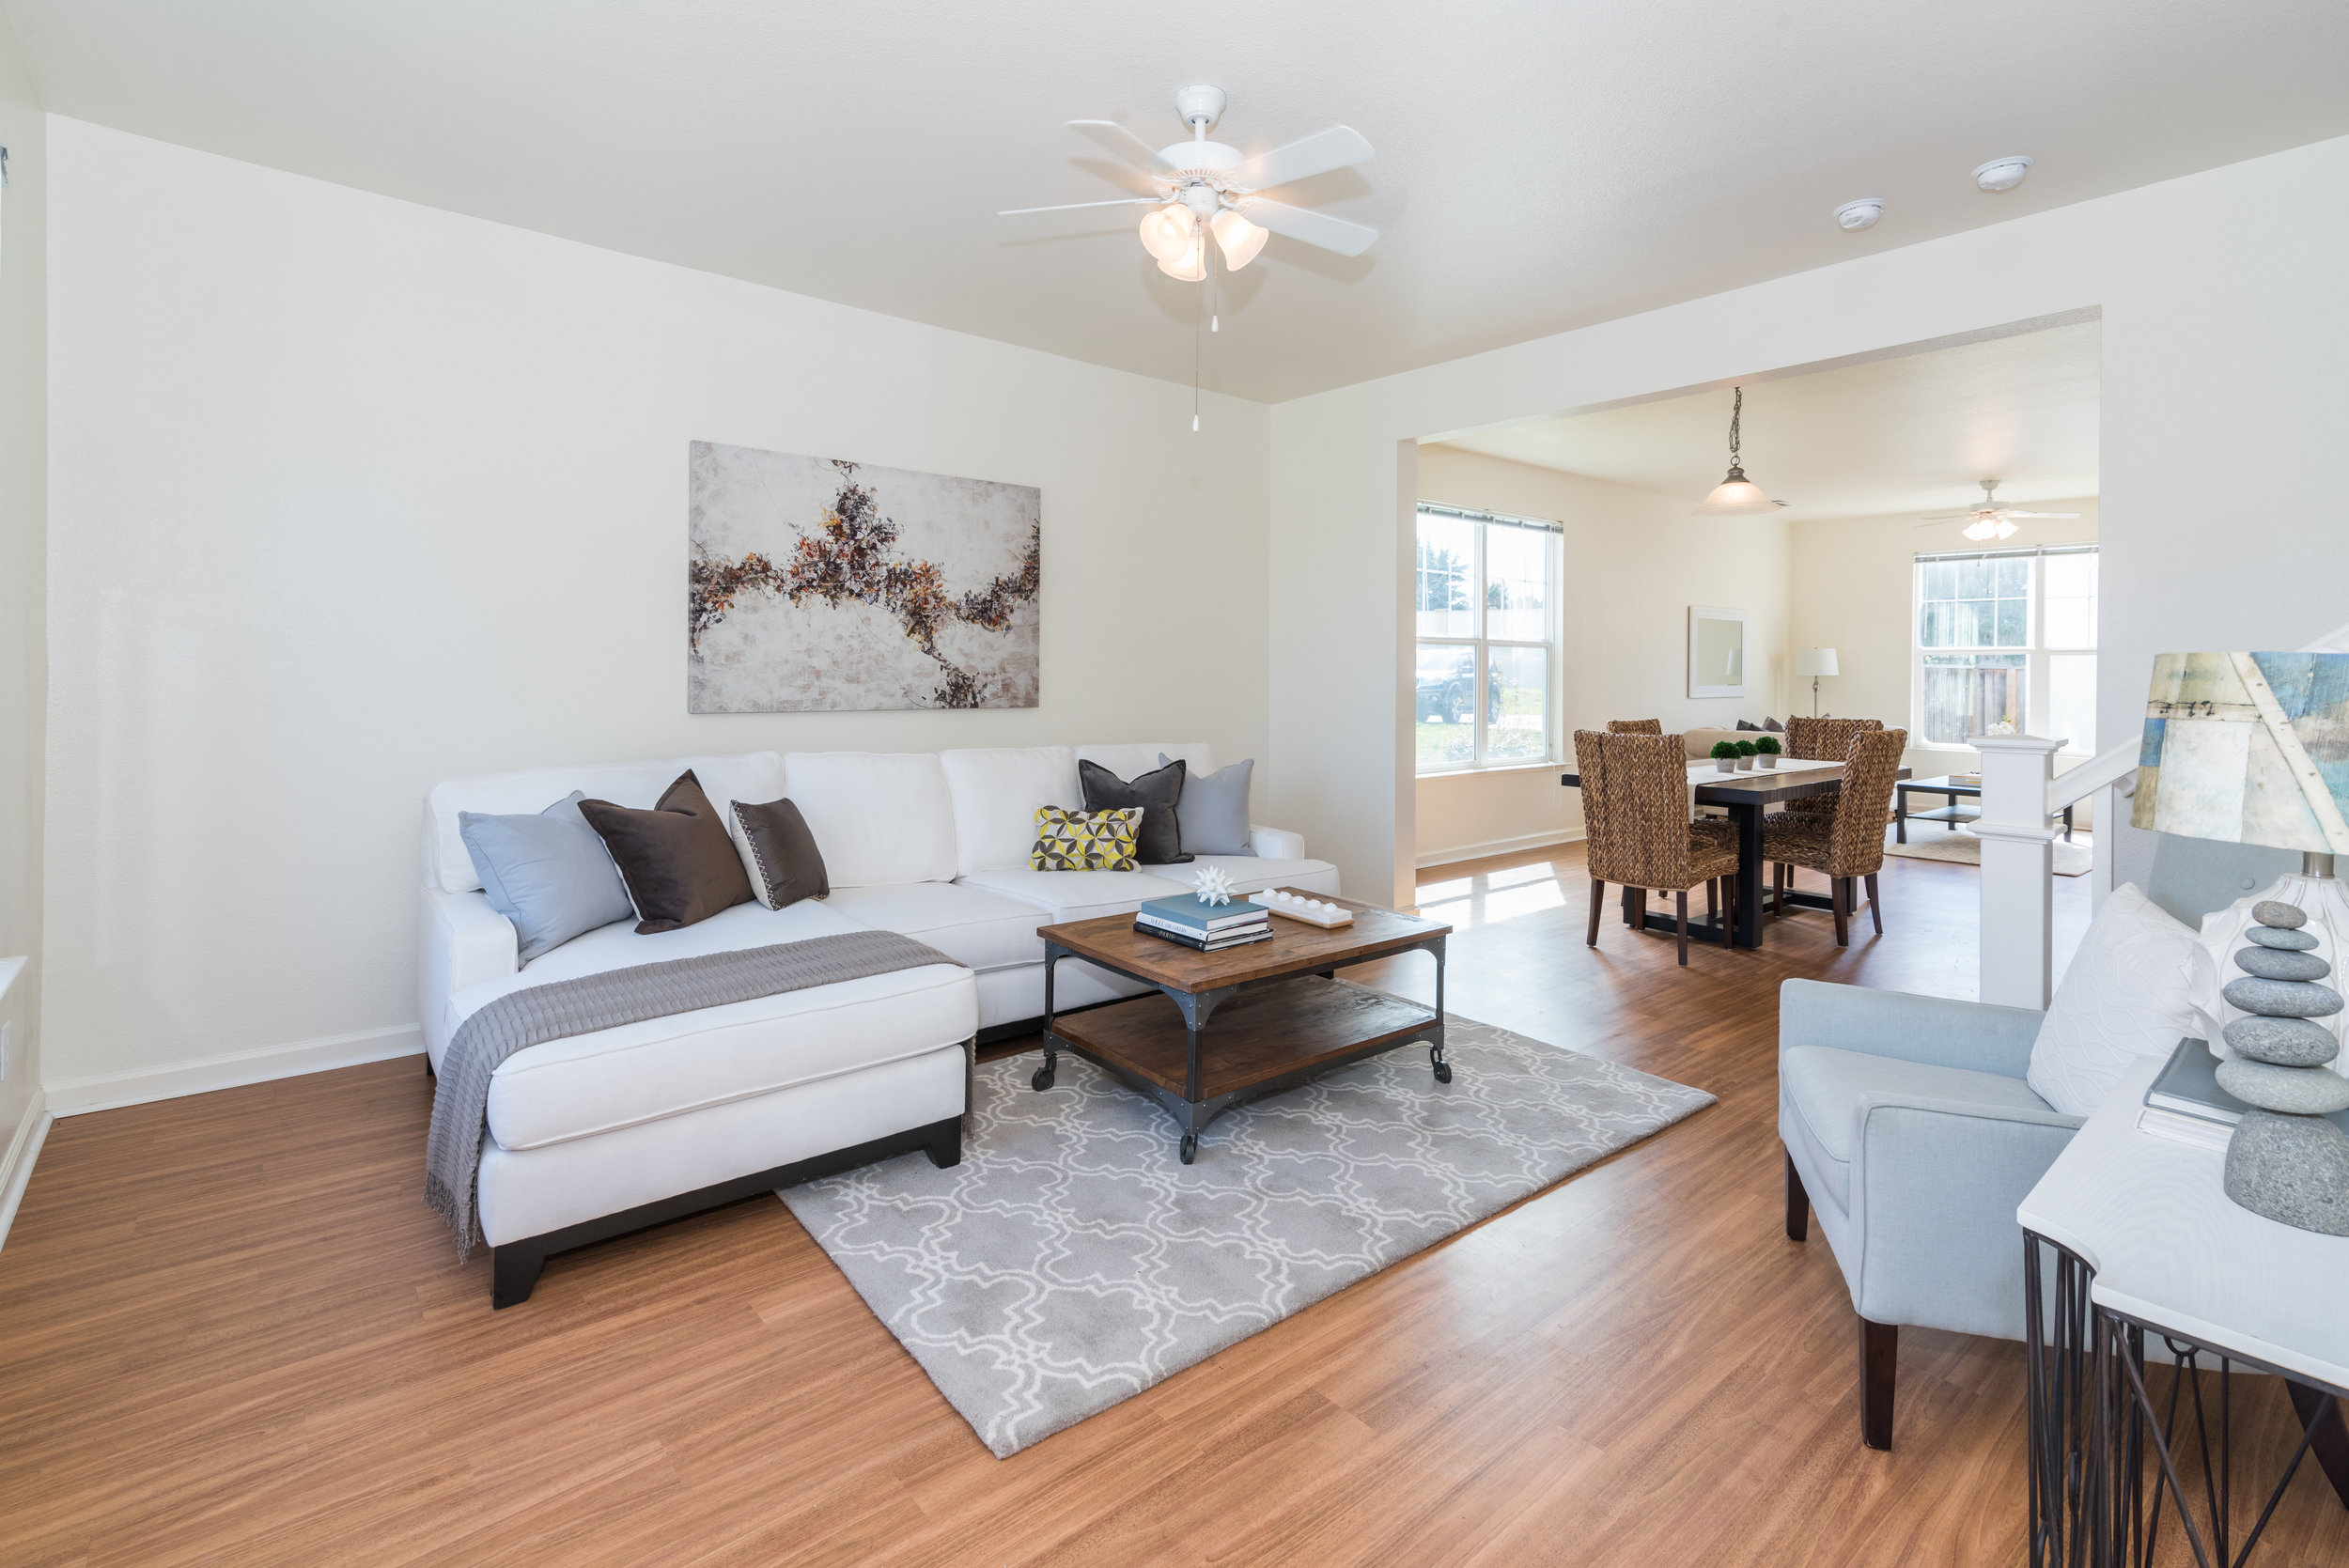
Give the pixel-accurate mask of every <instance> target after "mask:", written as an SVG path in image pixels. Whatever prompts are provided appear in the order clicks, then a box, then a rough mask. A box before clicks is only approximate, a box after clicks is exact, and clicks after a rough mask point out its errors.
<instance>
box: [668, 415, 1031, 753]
mask: <svg viewBox="0 0 2349 1568" xmlns="http://www.w3.org/2000/svg"><path fill="white" fill-rule="evenodd" d="M691 494H692V500H691V505H690V508H689V520H690V541H691V553H692V559H691V562H690V565H689V568H688V588H687V611H688V619H687V626H688V631H687V642H686V647H687V655H686V670H687V675H686V681H687V694H688V704H689V706H690V708H691V711H692V712H695V713H804V712H840V711H862V710H870V709H876V708H909V707H1034V706H1036V694H1037V690H1038V686H1039V670H1038V665H1039V652H1040V649H1039V641H1040V639H1039V635H1038V632H1039V625H1040V623H1039V621H1038V617H1037V611H1036V583H1037V572H1038V563H1039V545H1040V539H1041V532H1042V503H1043V495H1042V492H1041V491H1039V490H1037V489H1034V488H1032V487H1030V486H1026V485H999V484H994V483H991V482H989V481H988V480H984V479H957V478H952V477H950V476H948V475H945V474H917V473H913V472H911V471H910V470H906V469H895V468H873V467H869V466H866V465H863V464H860V463H852V462H847V461H844V460H842V459H840V458H806V457H800V456H796V455H794V454H792V453H788V452H764V451H760V450H759V449H757V448H755V447H749V446H725V445H721V444H720V443H718V442H707V441H697V442H693V443H692V491H691Z"/></svg>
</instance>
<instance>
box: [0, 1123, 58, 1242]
mask: <svg viewBox="0 0 2349 1568" xmlns="http://www.w3.org/2000/svg"><path fill="white" fill-rule="evenodd" d="M52 1120H54V1118H53V1117H51V1116H50V1114H49V1106H48V1102H47V1101H45V1100H44V1099H43V1098H42V1097H41V1092H40V1091H39V1090H38V1089H36V1090H34V1091H33V1097H32V1099H31V1100H30V1101H28V1102H27V1103H26V1105H25V1107H24V1116H23V1120H22V1121H20V1122H18V1123H17V1125H16V1129H15V1130H14V1131H13V1132H11V1133H10V1134H9V1135H8V1148H7V1149H6V1150H5V1151H0V1247H5V1246H7V1245H8V1227H9V1225H11V1224H13V1223H14V1222H15V1220H16V1205H17V1204H19V1203H23V1201H24V1188H25V1186H26V1185H27V1184H28V1183H30V1182H31V1181H32V1179H33V1161H35V1160H36V1159H39V1157H40V1145H41V1142H42V1141H43V1140H45V1139H47V1138H48V1136H49V1124H50V1122H51V1121H52Z"/></svg>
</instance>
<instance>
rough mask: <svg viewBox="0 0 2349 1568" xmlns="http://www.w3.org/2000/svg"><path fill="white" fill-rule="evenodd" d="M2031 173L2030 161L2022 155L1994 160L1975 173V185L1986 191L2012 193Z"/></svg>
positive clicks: (2017, 154)
mask: <svg viewBox="0 0 2349 1568" xmlns="http://www.w3.org/2000/svg"><path fill="white" fill-rule="evenodd" d="M2029 173H2030V159H2029V158H2027V157H2025V156H2024V155H2023V154H2021V153H2019V152H2018V153H2016V154H2015V156H2014V157H2012V158H1993V159H1992V160H1990V162H1988V163H1984V164H1983V166H1982V167H1980V168H1978V169H1976V170H1975V171H1974V183H1975V184H1977V185H1979V186H1981V187H1982V188H1983V190H1985V191H1991V192H1998V191H2012V190H2013V189H2015V187H2016V186H2017V185H2020V184H2021V183H2022V182H2023V177H2024V176H2025V175H2027V174H2029Z"/></svg>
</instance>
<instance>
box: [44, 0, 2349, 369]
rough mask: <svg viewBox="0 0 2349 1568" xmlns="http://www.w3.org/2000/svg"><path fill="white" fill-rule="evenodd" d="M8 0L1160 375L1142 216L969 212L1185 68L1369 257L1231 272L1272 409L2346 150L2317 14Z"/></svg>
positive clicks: (1244, 140)
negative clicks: (1309, 159) (1990, 231)
mask: <svg viewBox="0 0 2349 1568" xmlns="http://www.w3.org/2000/svg"><path fill="white" fill-rule="evenodd" d="M5 4H6V8H7V10H8V13H9V15H10V16H11V17H12V19H13V20H14V22H15V23H16V27H17V31H18V33H19V36H20V37H21V38H22V39H23V41H24V44H25V46H26V49H27V52H28V53H29V54H30V55H31V57H32V61H33V68H34V73H35V76H36V79H37V81H38V84H39V87H40V90H41V92H42V95H43V98H44V101H45V102H46V103H47V105H48V107H49V108H51V109H52V110H54V111H55V112H57V113H60V114H64V115H69V116H77V117H79V118H83V119H88V120H94V121H97V122H100V123H101V124H105V125H111V126H117V127H119V128H121V129H123V130H127V131H132V132H139V133H141V134H144V135H148V136H155V137H160V138H163V139H164V140H166V141H172V142H178V143H181V144H184V145H186V146H190V147H199V148H203V149H206V150H210V151H213V152H219V153H225V154H226V155H228V156H231V157H235V158H241V159H247V160H250V161H252V162H255V163H265V164H272V165H274V166H277V167H280V168H286V169H291V170H295V171H297V172H300V173H303V174H308V175H315V176H318V177H319V178H322V179H331V180H335V181H338V182H341V183H344V184H348V185H353V186H358V187H361V188H364V189H367V190H373V191H380V192H384V193H387V194H392V195H397V196H402V197H407V198H410V199H412V200H415V201H420V202H427V203H430V204H432V205H434V206H437V207H443V208H448V209H451V210H457V211H460V212H469V213H474V214H476V215H478V216H481V217H485V218H491V219H495V220H498V221H500V222H504V223H509V224H517V225H522V226H524V227H528V228H534V229H540V230H544V231H546V232H549V233H552V234H559V235H565V236H568V237H570V238H573V239H578V240H583V241H589V242H592V243H595V244H599V245H605V246H610V247H613V248H614V249H618V250H622V251H628V252H633V253H635V254H638V255H642V256H653V257H658V258H661V259H664V260H669V261H676V262H681V263H683V264H685V265H688V266H692V267H698V268H705V269H708V270H710V271H713V272H723V273H728V274H731V275H734V276H737V277H741V278H748V279H753V280H755V281H757V282H761V283H768V284H773V285H777V286H779V287H785V288H789V289H794V290H798V291H801V292H803V293H807V294H813V295H817V296H819V297H822V298H826V299H831V300H836V301H841V302H844V303H849V304H854V305H861V306H864V307H867V308H870V309H874V310H879V311H885V312H888V313H890V314H893V315H897V316H903V317H910V318H914V319H917V320H923V321H929V322H934V323H937V324H940V325H943V326H948V327H954V328H958V329H961V330H964V331H968V332H972V333H977V334H984V335H986V336H988V337H994V338H1000V339H1003V340H1005V341H1009V342H1014V343H1021V344H1027V345H1030V346H1033V347H1034V348H1038V349H1049V350H1050V351H1052V352H1055V353H1061V354H1068V355H1074V356H1076V357H1078V358H1081V359H1087V360H1093V361H1096V362H1098V363H1100V364H1104V365H1117V366H1122V367H1125V368H1128V369H1133V370H1138V371H1142V372H1144V373H1147V374H1150V375H1155V376H1161V377H1165V378H1168V379H1170V380H1185V381H1187V380H1189V379H1190V365H1191V346H1190V321H1191V318H1192V314H1193V312H1194V310H1195V309H1196V301H1197V291H1196V287H1195V286H1186V285H1180V284H1176V283H1175V282H1173V281H1172V280H1170V279H1167V278H1164V277H1162V276H1160V275H1159V273H1158V272H1156V270H1155V269H1154V268H1153V267H1152V266H1151V264H1150V263H1149V261H1148V260H1147V258H1146V257H1145V256H1144V255H1143V251H1142V248H1141V246H1140V244H1139V243H1138V242H1137V241H1136V240H1135V239H1134V237H1133V234H1132V230H1131V224H1132V222H1133V221H1134V220H1133V216H1132V214H1133V210H1132V209H1125V210H1123V211H1122V214H1121V215H1117V216H1112V217H1110V218H1099V217H1085V216H1082V215H1079V216H1077V217H1075V218H1073V219H1071V218H1060V219H1044V220H1036V219H1029V220H1011V219H998V218H996V217H994V216H993V213H994V212H995V210H997V209H999V208H1003V207H1018V206H1027V205H1031V204H1036V203H1045V202H1055V201H1081V200H1085V199H1090V198H1097V197H1101V196H1107V195H1112V194H1116V193H1115V192H1114V190H1113V189H1112V188H1111V187H1109V186H1108V185H1107V184H1106V182H1105V181H1104V180H1103V179H1102V178H1101V177H1100V175H1099V174H1098V173H1097V172H1096V171H1097V168H1099V167H1100V165H1101V163H1102V160H1101V156H1100V154H1099V153H1098V152H1097V150H1096V149H1095V148H1093V147H1091V145H1090V144H1088V143H1086V142H1084V141H1082V140H1081V139H1080V138H1079V137H1078V136H1077V135H1076V134H1075V133H1074V132H1068V131H1066V130H1064V129H1063V128H1062V122H1063V121H1065V120H1067V119H1070V118H1075V117H1083V116H1102V117H1110V118H1116V119H1120V120H1123V121H1125V122H1127V123H1128V125H1130V126H1132V127H1134V128H1135V129H1136V130H1138V131H1139V132H1141V133H1142V134H1143V136H1144V137H1145V139H1147V140H1149V141H1151V142H1152V143H1153V144H1154V145H1159V144H1162V143H1164V142H1168V141H1173V140H1175V139H1176V138H1177V137H1178V136H1179V134H1180V132H1181V127H1180V126H1179V125H1178V124H1177V122H1176V120H1175V113H1174V110H1173V107H1172V96H1173V94H1174V92H1175V88H1177V87H1179V86H1182V85H1185V84H1186V83H1190V82H1206V83H1212V84H1215V85H1221V86H1222V87H1224V88H1225V89H1226V90H1227V91H1228V92H1229V93H1230V95H1231V108H1230V110H1229V112H1228V113H1227V114H1226V116H1225V117H1224V121H1223V124H1222V126H1221V128H1220V129H1219V132H1218V134H1219V136H1220V138H1221V139H1223V140H1227V141H1231V142H1234V143H1236V144H1237V145H1238V146H1239V147H1242V148H1244V149H1247V150H1249V151H1256V150H1261V149H1263V148H1265V147H1270V146H1274V145H1277V144H1279V143H1282V142H1285V141H1288V140H1291V139H1293V138H1295V137H1297V136H1299V135H1301V134H1304V133H1306V132H1312V131H1315V130H1318V129H1320V128H1321V127H1323V126H1325V125H1328V124H1330V123H1332V122H1338V121H1343V122H1345V123H1347V124H1350V125H1352V126H1354V127H1355V128H1356V129H1357V130H1359V131H1361V132H1363V133H1364V134H1365V135H1366V136H1368V137H1369V139H1370V140H1371V142H1372V143H1373V144H1374V145H1375V146H1376V147H1377V148H1378V149H1379V156H1378V157H1377V160H1376V161H1375V162H1373V163H1369V164H1366V165H1364V166H1362V167H1361V168H1360V169H1358V170H1345V171H1338V172H1334V173H1331V174H1327V175H1322V176H1319V177H1316V179H1314V180H1310V181H1304V182H1300V183H1299V184H1298V185H1297V186H1294V187H1292V188H1291V190H1290V193H1289V194H1293V195H1294V196H1295V198H1296V199H1297V201H1298V202H1299V205H1310V206H1318V207H1323V208H1326V209H1328V210H1330V211H1333V212H1336V213H1339V214H1341V215H1344V216H1346V217H1349V218H1354V219H1357V220H1359V221H1361V222H1364V223H1368V224H1372V225H1377V226H1378V227H1379V228H1381V229H1383V230H1384V231H1385V237H1384V238H1383V239H1382V240H1381V241H1379V243H1378V244H1377V246H1375V247H1373V249H1372V250H1371V251H1370V252H1369V253H1368V254H1367V255H1365V256H1361V257H1358V258H1355V259H1353V260H1346V259H1343V258H1340V257H1336V256H1330V255H1329V254H1327V253H1325V252H1319V251H1314V250H1310V249H1308V248H1306V247H1304V246H1301V245H1298V244H1296V243H1295V242H1293V241H1286V240H1282V239H1275V240H1274V241H1272V243H1271V245H1270V246H1269V248H1268V250H1267V252H1266V254H1265V256H1264V259H1263V260H1261V261H1260V262H1258V263H1257V265H1256V266H1254V267H1252V268H1251V269H1250V270H1249V271H1247V272H1242V273H1240V274H1238V275H1237V277H1236V278H1234V279H1233V280H1232V281H1233V287H1232V291H1231V292H1232V300H1231V303H1230V305H1229V307H1228V309H1227V313H1226V316H1225V320H1224V330H1223V332H1222V333H1221V334H1220V335H1219V336H1218V337H1216V338H1215V339H1213V340H1212V349H1211V352H1210V355H1209V361H1208V378H1209V383H1210V385H1212V386H1220V387H1221V389H1223V390H1225V391H1228V392H1234V393H1238V394H1241V395H1244V396H1252V397H1257V398H1264V399H1279V398H1284V397H1290V396H1298V395H1299V394H1302V393H1307V392H1312V391H1315V390H1318V389H1321V388H1326V387H1330V386H1336V385H1343V384H1345V383H1347V382H1350V381H1354V380H1361V379H1364V378H1367V377H1371V376H1375V375H1380V374H1384V373H1387V372H1392V371H1396V370H1401V369H1405V368H1408V367H1410V366H1413V365H1423V364H1428V363H1432V362H1435V361H1438V360H1442V359H1448V358H1452V357H1455V356H1457V355H1460V354H1463V353H1469V352H1472V351H1475V350H1479V349H1488V348H1493V347H1496V346H1499V345H1501V344H1503V343H1510V342H1517V341H1521V340H1523V339H1525V338H1529V337H1532V336H1536V335H1539V334H1546V333H1551V332H1557V331H1563V330H1564V329H1567V328H1569V327H1573V326H1577V325H1581V324H1585V323H1588V322H1592V321H1596V320H1604V319H1608V318H1613V317H1618V316H1622V315H1625V314H1626V313H1629V312H1632V311H1638V310H1643V309H1648V308H1651V307H1654V306H1657V305H1662V304H1666V303H1672V302H1673V301H1677V300H1684V299H1691V298H1695V297H1698V296H1701V295H1705V294H1710V293H1714V292H1717V291H1719V290H1721V289H1725V288H1730V287H1737V286H1740V285H1744V284H1748V283H1752V282H1756V281H1759V280H1761V279H1765V278H1769V277H1774V276H1779V275H1781V274H1785V273H1789V272H1800V271H1803V270H1806V269H1809V268H1812V267H1817V266H1820V265H1823V264H1825V263H1828V262H1832V261H1835V260H1838V259H1841V258H1843V257H1846V256H1856V255H1861V254H1865V253H1867V252H1870V251H1875V250H1881V249H1886V248H1890V247H1893V246H1898V245H1905V244H1911V243H1914V242H1916V241H1920V240H1924V239H1929V238H1931V237H1934V236H1937V235H1941V234H1947V233H1950V232H1952V231H1954V230H1958V229H1963V228H1968V227H1973V226H1976V225H1983V224H1989V223H1995V222H1998V221H2000V220H2002V219H2007V218H2013V217H2016V216H2019V215H2021V214H2023V213H2026V212H2030V211H2034V210H2041V209H2044V208H2048V207H2054V206H2060V205H2062V204H2064V203H2068V202H2076V201H2080V200H2083V199H2085V198H2087V197H2091V196H2095V195H2100V194H2107V193H2109V192H2113V191H2119V190H2123V189H2127V188H2129V187H2133V186H2137V185H2141V184H2145V183H2148V182H2150V181H2153V180H2157V179H2167V178H2170V177H2172V176H2176V175H2181V174H2186V173H2189V172H2192V171H2195V170H2199V169H2204V168H2210V167H2215V166H2217V165H2219V164H2222V163H2232V162H2235V161H2238V160H2241V159H2244V158H2249V157H2253V156H2256V155H2258V154H2261V153H2265V152H2271V151H2275V150H2278V149H2280V148H2283V147H2295V146H2298V145H2301V144H2304V143H2308V142H2313V141H2320V140H2323V139H2326V138H2328V137H2332V136H2338V135H2341V134H2344V133H2349V93H2345V92H2343V91H2341V85H2340V80H2341V67H2342V65H2343V63H2344V61H2349V6H2344V5H2341V3H2340V0H2232V3H2230V4H2226V5H2217V4H2212V3H2210V0H2071V3H2069V4H2065V5H2061V6H2051V5H2047V4H2045V3H2044V0H2028V3H2027V0H1979V3H1977V4H1972V5H1968V6H1964V7H1957V6H1952V5H1949V4H1947V3H1946V0H1874V3H1859V0H1843V3H1840V4H1812V5H1799V6H1798V5H1794V4H1789V3H1786V0H1780V3H1778V4H1770V5H1752V4H1749V3H1745V0H1647V3H1642V4H1637V5H1633V4H1625V3H1623V0H1566V3H1548V4H1536V3H1532V0H1516V3H1505V4H1494V5H1484V6H1467V5H1448V6H1430V5H1427V4H1424V3H1423V0H1413V3H1408V4H1407V3H1402V0H1289V3H1288V4H1284V5H1281V6H1267V5H1263V4H1261V3H1249V4H1242V3H1238V0H1201V3H1194V4H1188V5H1185V4H1170V3H1166V0H1161V3H1159V4H1156V5H1137V4H1132V3H1129V0H1111V3H1096V4H1092V5H1072V4H1068V3H1066V0H995V3H993V4H989V5H983V6H982V5H971V4H968V3H967V0H907V3H901V4H895V5H879V4H866V5H832V6H825V7H816V6H810V5H804V4H801V5H793V4H777V3H775V0H499V3H495V4H483V3H482V0H369V3H359V0H341V3H336V4H326V5H321V4H319V3H318V0H170V3H168V4H157V3H156V0H5ZM2008 152H2030V153H2032V154H2034V155H2036V156H2037V157H2038V159H2039V165H2038V167H2037V168H2036V169H2035V170H2034V171H2033V172H2032V174H2031V177H2030V180H2029V181H2028V182H2027V183H2026V184H2025V185H2024V186H2023V187H2022V188H2021V189H2020V190H2018V191H2015V192H2013V193H2010V194H2005V195H1999V196H1991V195H1985V194H1983V193H1981V192H1980V191H1977V190H1976V189H1975V188H1974V186H1973V183H1972V180H1971V179H1970V171H1971V170H1972V168H1973V166H1974V165H1975V164H1976V163H1981V162H1983V160H1984V159H1987V158H1990V157H1993V156H1995V155H1999V154H2002V153H2008ZM1862 195H1875V196H1882V197H1885V198H1886V199H1887V200H1888V202H1889V203H1890V207H1889V210H1888V211H1887V213H1886V215H1885V218H1884V221H1883V222H1882V223H1881V224H1880V225H1877V226H1876V228H1875V229H1874V230H1872V231H1870V232H1868V233H1865V234H1859V235H1847V234H1844V233H1843V232H1842V231H1840V230H1839V229H1838V228H1837V227H1836V226H1835V225H1834V222H1833V219H1832V217H1831V215H1830V213H1831V210H1832V209H1833V208H1834V206H1835V205H1836V204H1837V203H1839V202H1842V201H1845V200H1848V199H1850V198H1852V197H1856V196H1862ZM1118 211H1119V210H1112V212H1113V213H1117V212H1118Z"/></svg>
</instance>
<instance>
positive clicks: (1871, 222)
mask: <svg viewBox="0 0 2349 1568" xmlns="http://www.w3.org/2000/svg"><path fill="white" fill-rule="evenodd" d="M1883 216H1884V198H1883V197H1881V196H1862V197H1861V198H1860V199H1859V200H1858V201H1847V202H1845V203H1844V204H1843V206H1841V207H1839V208H1837V209H1836V210H1835V221H1836V222H1837V223H1839V224H1841V225H1843V226H1844V227H1845V228H1847V229H1850V230H1852V231H1853V232H1855V233H1857V232H1858V231H1859V230H1860V229H1863V228H1874V227H1875V226H1876V220H1877V219H1878V218H1881V217H1883Z"/></svg>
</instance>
